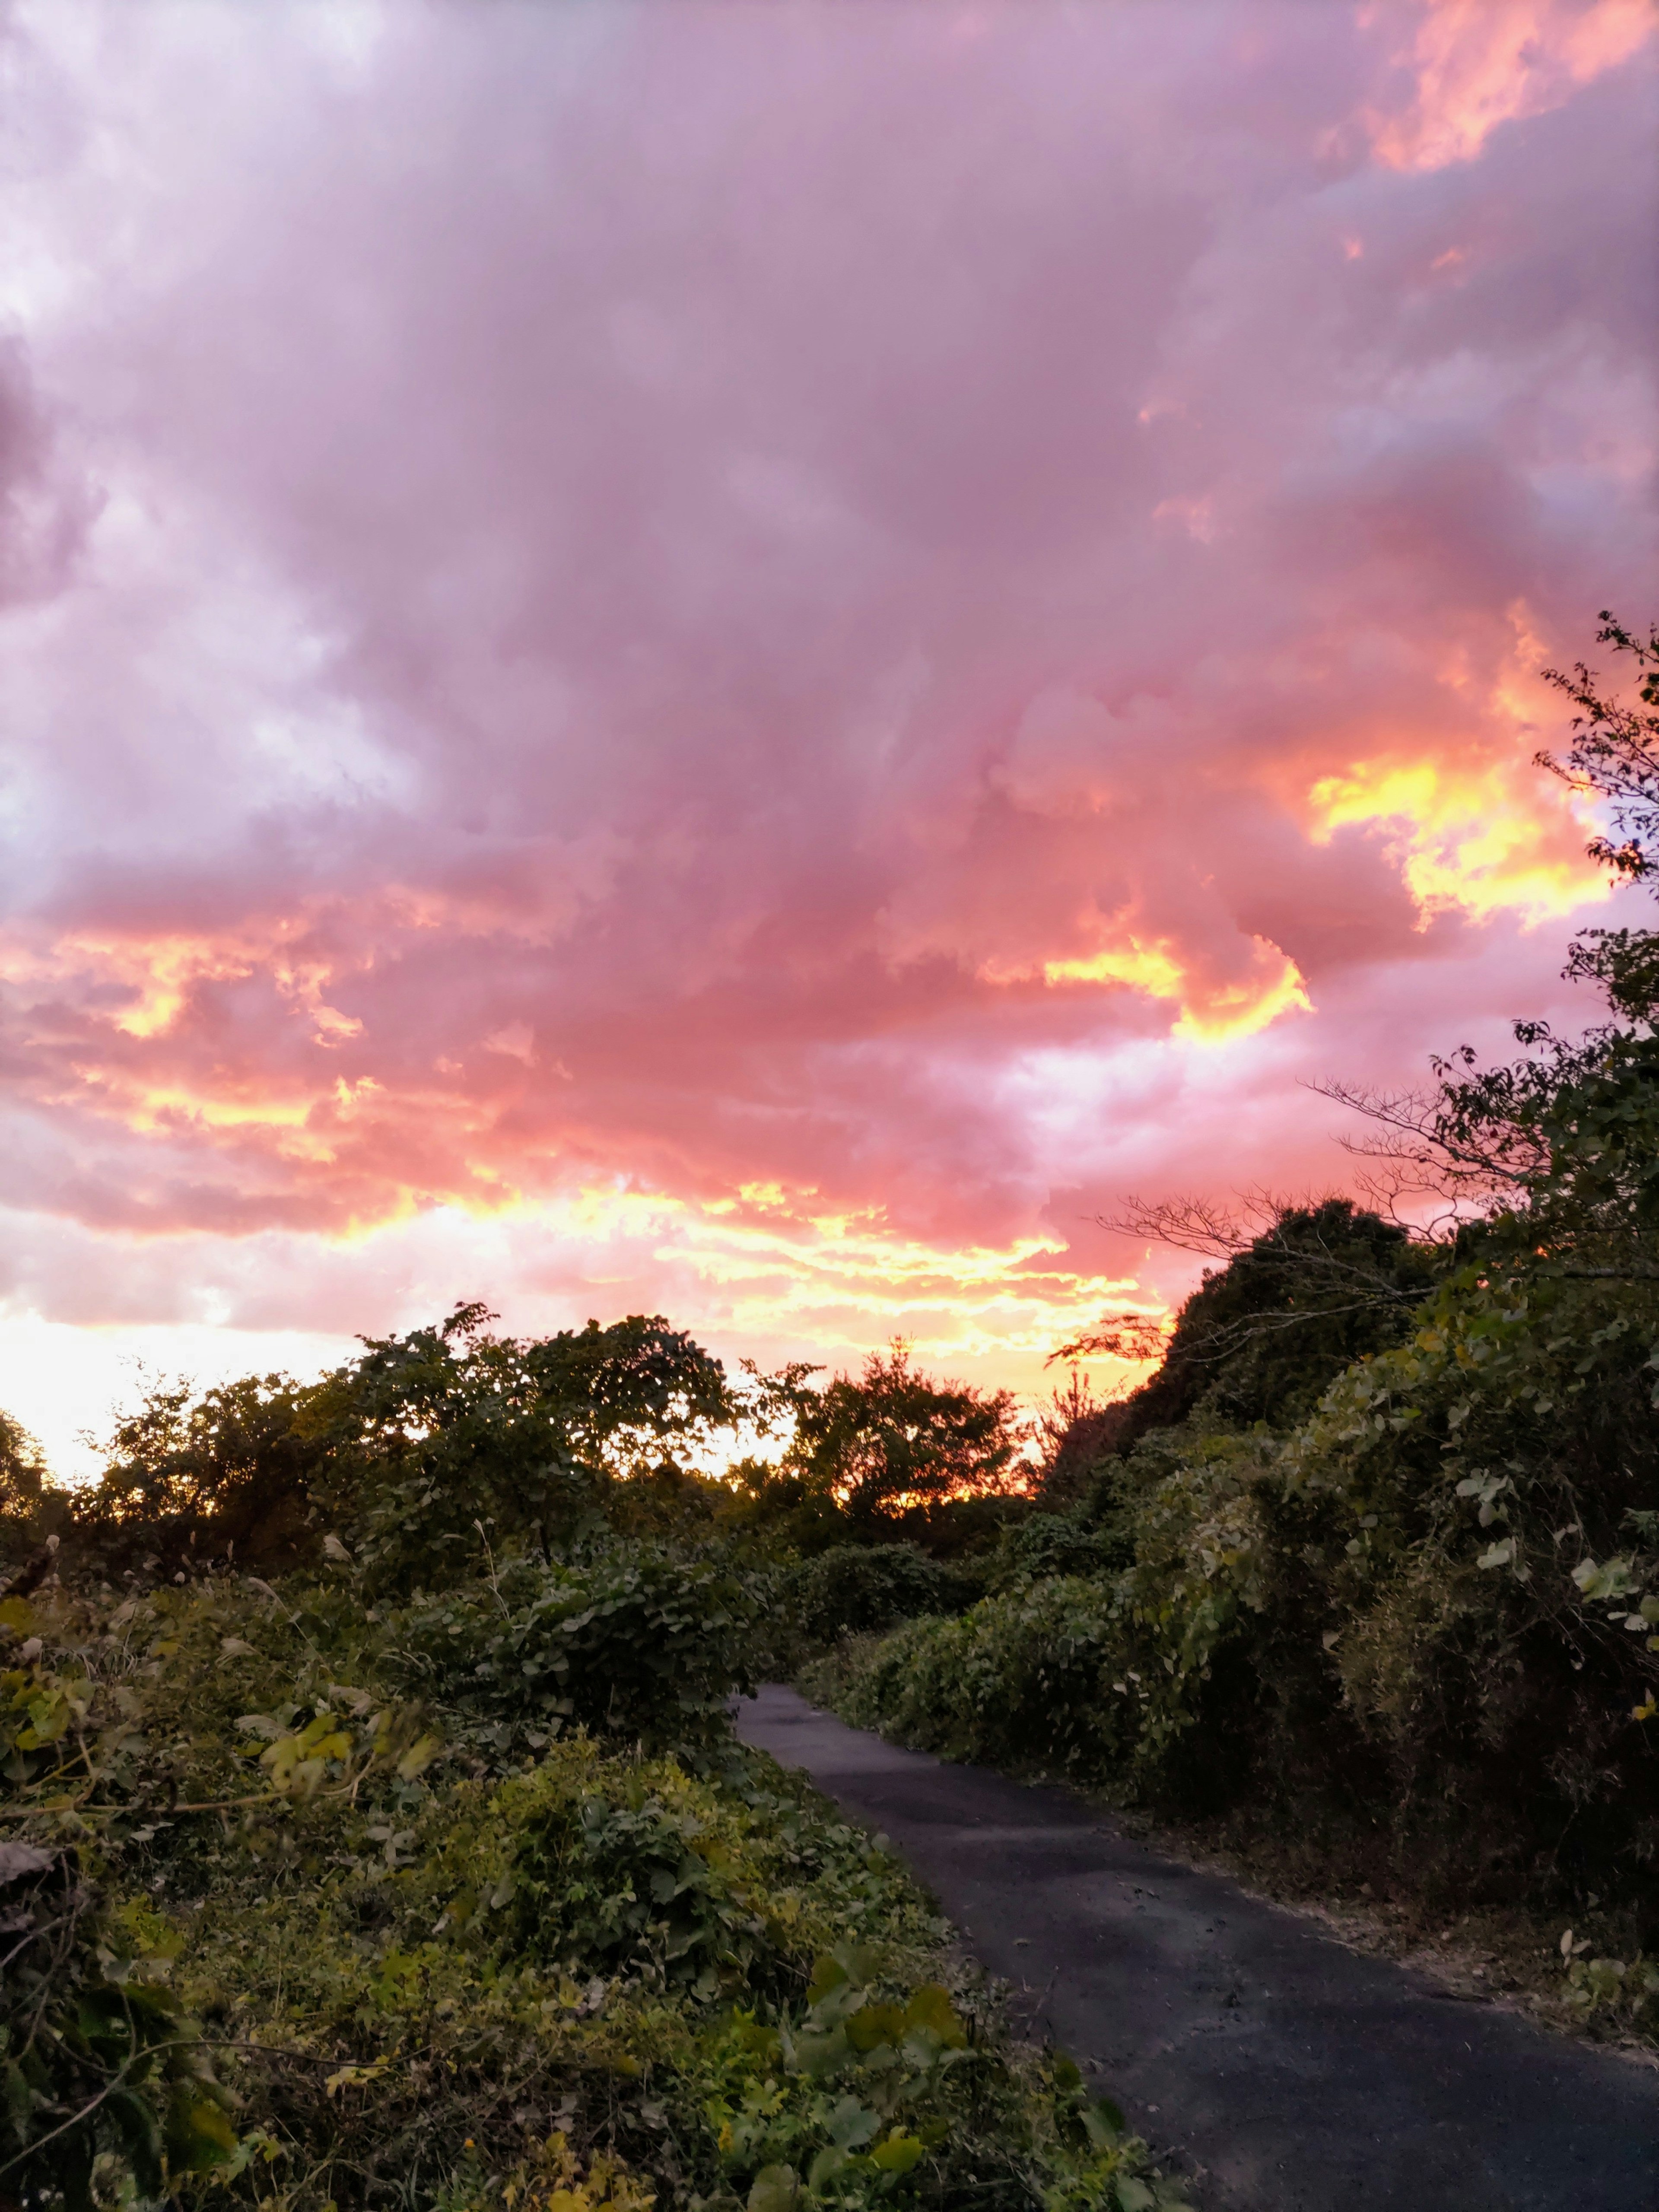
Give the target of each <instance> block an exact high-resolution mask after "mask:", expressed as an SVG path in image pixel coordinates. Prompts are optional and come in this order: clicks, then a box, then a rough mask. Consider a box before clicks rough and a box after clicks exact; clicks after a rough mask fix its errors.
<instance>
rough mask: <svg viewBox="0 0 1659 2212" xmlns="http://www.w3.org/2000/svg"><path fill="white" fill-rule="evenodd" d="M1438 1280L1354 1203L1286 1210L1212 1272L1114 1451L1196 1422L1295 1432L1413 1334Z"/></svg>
mask: <svg viewBox="0 0 1659 2212" xmlns="http://www.w3.org/2000/svg"><path fill="white" fill-rule="evenodd" d="M1433 1273H1434V1267H1433V1255H1432V1254H1431V1252H1429V1251H1428V1250H1427V1249H1425V1248H1424V1247H1423V1246H1422V1245H1420V1244H1413V1243H1412V1242H1411V1241H1410V1240H1409V1239H1408V1237H1407V1234H1406V1232H1405V1231H1404V1230H1403V1229H1401V1228H1400V1227H1398V1226H1396V1225H1395V1224H1394V1223H1392V1222H1388V1221H1384V1220H1383V1219H1382V1218H1381V1217H1380V1216H1378V1215H1377V1214H1375V1213H1370V1212H1364V1211H1363V1210H1362V1209H1360V1208H1358V1207H1356V1206H1354V1205H1353V1204H1352V1201H1351V1200H1348V1199H1337V1198H1333V1199H1327V1200H1324V1201H1323V1202H1322V1204H1320V1205H1318V1206H1290V1207H1286V1208H1285V1209H1283V1210H1282V1211H1281V1212H1279V1214H1278V1215H1277V1217H1276V1218H1274V1219H1273V1222H1272V1223H1271V1225H1269V1226H1268V1227H1267V1228H1266V1229H1264V1230H1263V1231H1261V1234H1260V1235H1259V1236H1256V1237H1252V1238H1251V1239H1250V1241H1249V1243H1247V1244H1246V1245H1245V1246H1244V1247H1243V1249H1242V1250H1240V1251H1238V1252H1237V1253H1235V1255H1233V1257H1232V1258H1231V1260H1230V1261H1228V1263H1227V1265H1226V1266H1225V1267H1222V1268H1220V1269H1217V1270H1213V1271H1212V1270H1208V1269H1206V1272H1205V1276H1204V1279H1203V1281H1202V1283H1201V1284H1200V1286H1199V1288H1198V1289H1197V1290H1196V1291H1194V1293H1193V1294H1192V1296H1191V1297H1189V1298H1188V1300H1187V1302H1186V1304H1184V1305H1183V1306H1182V1309H1181V1313H1180V1316H1179V1317H1178V1319H1177V1321H1176V1328H1175V1334H1173V1336H1172V1337H1171V1338H1170V1340H1169V1344H1168V1346H1167V1347H1166V1348H1165V1350H1164V1359H1163V1364H1162V1365H1161V1366H1160V1368H1159V1369H1158V1372H1157V1374H1156V1375H1154V1376H1152V1378H1151V1379H1150V1380H1149V1381H1148V1382H1146V1383H1143V1384H1142V1385H1141V1386H1140V1388H1139V1389H1138V1390H1136V1391H1135V1392H1133V1395H1131V1396H1130V1398H1129V1399H1128V1400H1127V1402H1126V1403H1125V1405H1124V1407H1123V1408H1122V1411H1121V1416H1120V1418H1119V1419H1116V1420H1115V1421H1114V1422H1112V1423H1111V1424H1110V1448H1111V1449H1115V1450H1124V1449H1127V1448H1128V1447H1129V1446H1130V1445H1131V1444H1132V1443H1133V1442H1134V1441H1135V1439H1136V1438H1137V1437H1141V1436H1144V1435H1146V1433H1147V1432H1148V1431H1150V1430H1152V1429H1155V1428H1169V1427H1173V1426H1175V1425H1176V1424H1177V1423H1180V1422H1182V1421H1188V1420H1195V1421H1197V1422H1198V1424H1199V1425H1200V1426H1204V1427H1214V1426H1221V1427H1249V1425H1251V1424H1253V1423H1255V1422H1256V1421H1266V1422H1267V1423H1268V1425H1270V1426H1272V1427H1274V1428H1284V1427H1289V1426H1291V1425H1293V1424H1294V1423H1295V1422H1297V1421H1298V1420H1300V1419H1304V1418H1305V1417H1306V1415H1307V1414H1308V1413H1310V1412H1311V1411H1312V1409H1313V1407H1314V1406H1315V1405H1316V1403H1317V1401H1318V1400H1319V1397H1320V1395H1321V1393H1322V1391H1323V1390H1324V1389H1326V1388H1327V1387H1328V1385H1329V1384H1330V1383H1332V1382H1333V1381H1334V1379H1335V1377H1336V1376H1339V1375H1340V1373H1341V1372H1342V1370H1344V1368H1346V1367H1347V1366H1349V1365H1350V1364H1352V1362H1353V1361H1354V1360H1356V1359H1359V1358H1364V1357H1366V1356H1367V1355H1368V1354H1370V1353H1371V1352H1378V1351H1381V1350H1383V1349H1384V1348H1385V1347H1386V1346H1389V1345H1391V1344H1395V1343H1398V1341H1399V1340H1400V1339H1401V1337H1402V1336H1404V1335H1405V1334H1407V1332H1408V1330H1409V1328H1410V1324H1411V1316H1412V1313H1413V1310H1414V1309H1415V1307H1416V1306H1417V1305H1418V1304H1419V1302H1420V1301H1421V1299H1422V1298H1423V1297H1424V1296H1425V1293H1426V1292H1427V1291H1428V1289H1429V1287H1430V1285H1431V1280H1432V1278H1433ZM1090 1342H1091V1340H1090V1339H1084V1340H1082V1341H1081V1342H1080V1344H1079V1346H1068V1347H1067V1350H1068V1351H1079V1350H1084V1349H1086V1348H1087V1346H1088V1345H1089V1344H1090Z"/></svg>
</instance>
